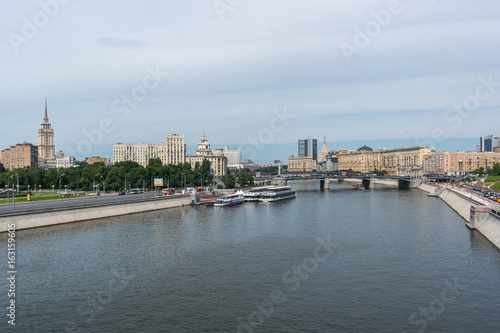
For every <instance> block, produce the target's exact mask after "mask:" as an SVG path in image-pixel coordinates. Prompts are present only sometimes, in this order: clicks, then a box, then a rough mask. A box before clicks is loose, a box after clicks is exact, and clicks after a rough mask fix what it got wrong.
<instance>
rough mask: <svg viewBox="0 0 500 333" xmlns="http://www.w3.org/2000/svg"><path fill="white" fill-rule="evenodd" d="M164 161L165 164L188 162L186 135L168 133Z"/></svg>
mask: <svg viewBox="0 0 500 333" xmlns="http://www.w3.org/2000/svg"><path fill="white" fill-rule="evenodd" d="M162 162H163V164H164V165H169V164H174V165H177V164H181V163H185V162H186V144H185V142H184V135H179V134H170V135H168V134H167V135H166V137H165V151H164V156H163V158H162Z"/></svg>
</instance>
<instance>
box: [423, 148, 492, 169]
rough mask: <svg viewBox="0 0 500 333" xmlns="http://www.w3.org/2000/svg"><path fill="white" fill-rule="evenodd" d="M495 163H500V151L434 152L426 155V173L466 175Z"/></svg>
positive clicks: (488, 167)
mask: <svg viewBox="0 0 500 333" xmlns="http://www.w3.org/2000/svg"><path fill="white" fill-rule="evenodd" d="M495 163H500V153H496V152H455V153H448V152H444V153H434V154H428V155H425V156H424V173H430V174H433V173H434V174H449V175H465V174H468V173H469V172H472V171H474V170H476V169H479V168H481V167H483V168H485V169H486V170H487V169H490V168H491V167H493V165H495Z"/></svg>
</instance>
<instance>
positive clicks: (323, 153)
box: [318, 135, 328, 163]
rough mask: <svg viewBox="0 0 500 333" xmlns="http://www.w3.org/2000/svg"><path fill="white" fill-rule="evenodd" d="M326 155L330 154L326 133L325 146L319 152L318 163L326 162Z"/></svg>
mask: <svg viewBox="0 0 500 333" xmlns="http://www.w3.org/2000/svg"><path fill="white" fill-rule="evenodd" d="M326 155H328V146H327V145H326V135H325V137H324V138H323V147H321V151H320V152H319V154H318V163H322V162H326Z"/></svg>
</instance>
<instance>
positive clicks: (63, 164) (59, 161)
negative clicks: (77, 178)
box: [56, 150, 76, 169]
mask: <svg viewBox="0 0 500 333" xmlns="http://www.w3.org/2000/svg"><path fill="white" fill-rule="evenodd" d="M75 166H76V157H74V156H64V153H63V152H62V150H61V151H60V152H59V155H58V156H57V157H56V168H58V169H59V168H73V167H75Z"/></svg>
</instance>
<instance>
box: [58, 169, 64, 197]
mask: <svg viewBox="0 0 500 333" xmlns="http://www.w3.org/2000/svg"><path fill="white" fill-rule="evenodd" d="M62 176H64V173H63V174H62V175H60V176H59V200H61V178H62Z"/></svg>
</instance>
